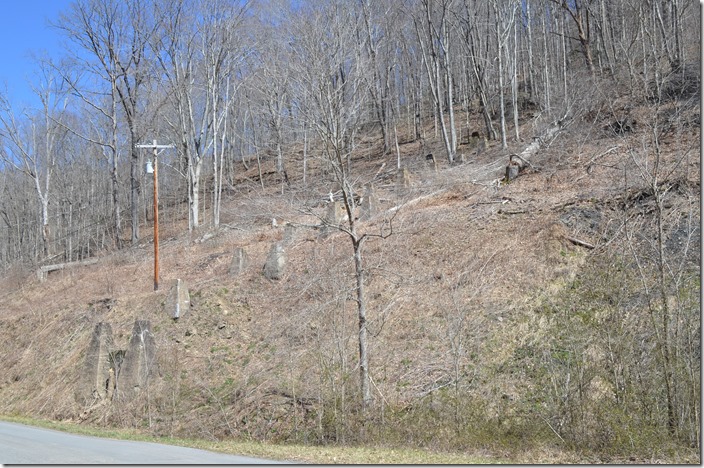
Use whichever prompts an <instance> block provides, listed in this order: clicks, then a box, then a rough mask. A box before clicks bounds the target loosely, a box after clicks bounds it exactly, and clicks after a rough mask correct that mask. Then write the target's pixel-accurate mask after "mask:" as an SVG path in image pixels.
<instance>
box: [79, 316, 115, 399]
mask: <svg viewBox="0 0 704 468" xmlns="http://www.w3.org/2000/svg"><path fill="white" fill-rule="evenodd" d="M113 347H114V344H113V338H112V327H111V326H110V324H109V323H107V322H98V323H97V324H96V325H95V328H94V329H93V336H92V337H91V340H90V344H89V345H88V352H87V353H86V359H85V363H84V366H83V374H82V375H81V381H80V384H79V388H78V389H77V391H76V399H77V400H78V402H79V403H81V404H83V405H86V404H91V403H93V402H95V400H96V399H104V398H106V397H107V396H108V393H109V392H110V393H111V390H112V389H109V388H108V387H109V383H110V370H111V368H112V367H113V364H112V359H111V356H110V353H111V352H112V350H113Z"/></svg>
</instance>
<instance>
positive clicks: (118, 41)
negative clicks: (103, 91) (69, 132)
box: [58, 0, 154, 244]
mask: <svg viewBox="0 0 704 468" xmlns="http://www.w3.org/2000/svg"><path fill="white" fill-rule="evenodd" d="M148 15H149V8H147V5H146V4H145V3H144V2H143V1H142V0H128V1H118V0H80V1H78V2H76V3H73V4H72V5H71V8H70V10H69V11H68V13H66V14H62V15H61V17H60V20H59V23H58V27H59V28H60V29H61V30H63V31H64V34H66V36H67V37H68V39H69V41H70V42H71V43H72V44H74V45H75V46H76V47H78V49H79V50H81V51H83V52H85V53H87V54H88V55H89V56H90V57H92V58H94V59H95V62H92V61H89V60H86V61H83V65H84V66H85V67H86V69H87V71H89V72H90V73H93V74H95V75H97V76H100V78H101V79H103V80H105V81H107V82H108V84H109V85H110V95H111V96H112V99H114V100H115V99H116V100H117V102H118V103H119V104H120V108H121V110H122V112H123V116H124V118H125V121H126V124H127V130H128V133H129V148H130V149H129V153H130V212H131V218H132V219H131V223H132V243H133V244H134V243H136V242H137V241H138V240H139V220H140V216H139V196H140V192H141V186H140V173H141V164H140V153H139V150H138V149H137V147H136V146H135V145H136V144H137V143H138V142H139V140H140V136H141V133H140V128H139V117H140V112H141V110H140V107H139V106H140V104H142V101H141V99H142V97H143V96H142V93H143V89H144V88H145V84H146V81H147V79H148V76H149V74H148V70H147V64H146V63H145V60H146V57H145V56H146V48H147V43H148V41H149V39H150V37H151V35H152V34H153V31H154V25H153V23H151V22H150V20H149V16H148ZM77 55H78V56H82V55H81V53H80V52H77ZM94 85H95V83H93V82H88V83H86V86H94ZM113 102H114V101H113ZM114 110H115V109H114V107H113V108H112V109H111V112H110V113H108V115H109V116H110V117H111V120H112V121H113V129H115V128H116V125H117V123H116V119H115V112H114ZM115 134H116V132H114V131H113V133H112V135H113V136H114V135H115ZM114 143H115V139H113V141H112V159H113V161H114V162H115V165H116V161H117V155H116V151H115V144H114ZM108 147H110V146H108ZM114 177H115V178H116V173H115V176H114ZM113 187H114V188H113V190H116V187H117V183H114V185H113ZM115 198H117V195H115ZM115 209H116V210H117V209H118V208H117V207H116V208H115ZM119 222H120V220H119V214H116V215H115V224H116V225H118V224H119ZM117 235H119V233H118V234H117Z"/></svg>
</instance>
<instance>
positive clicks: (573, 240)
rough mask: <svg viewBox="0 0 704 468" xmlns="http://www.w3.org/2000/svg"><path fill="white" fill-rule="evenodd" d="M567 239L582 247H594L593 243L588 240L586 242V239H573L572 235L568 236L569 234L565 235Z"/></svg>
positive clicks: (590, 248)
mask: <svg viewBox="0 0 704 468" xmlns="http://www.w3.org/2000/svg"><path fill="white" fill-rule="evenodd" d="M567 240H568V241H570V242H572V243H573V244H574V245H578V246H580V247H584V248H585V249H589V250H592V249H594V248H595V247H594V244H590V243H589V242H586V241H583V240H579V239H575V238H574V237H569V236H567Z"/></svg>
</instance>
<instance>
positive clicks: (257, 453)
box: [0, 415, 519, 465]
mask: <svg viewBox="0 0 704 468" xmlns="http://www.w3.org/2000/svg"><path fill="white" fill-rule="evenodd" d="M0 420H2V421H6V422H13V423H19V424H26V425H29V426H35V427H43V428H46V429H53V430H57V431H62V432H69V433H72V434H80V435H86V436H92V437H106V438H112V439H121V440H136V441H141V442H155V443H160V444H170V445H178V446H182V447H193V448H198V449H203V450H210V451H214V452H221V453H229V454H236V455H246V456H251V457H257V458H266V459H270V460H288V461H292V462H296V463H313V464H441V465H448V464H463V465H470V464H495V463H519V462H516V461H512V460H510V459H504V458H496V457H491V456H488V455H470V454H463V453H438V452H431V451H426V450H417V449H393V448H375V447H320V446H303V445H270V444H262V443H259V442H238V441H207V440H199V439H177V438H169V437H154V436H150V435H146V434H143V433H140V432H139V431H137V430H130V429H110V428H96V427H91V426H85V425H78V424H73V423H67V422H58V421H50V420H44V419H33V418H27V417H20V416H8V415H0Z"/></svg>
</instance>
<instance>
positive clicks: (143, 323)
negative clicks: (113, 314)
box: [117, 320, 157, 400]
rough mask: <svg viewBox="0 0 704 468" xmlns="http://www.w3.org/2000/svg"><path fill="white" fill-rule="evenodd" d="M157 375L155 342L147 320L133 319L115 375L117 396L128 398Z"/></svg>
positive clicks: (135, 394)
mask: <svg viewBox="0 0 704 468" xmlns="http://www.w3.org/2000/svg"><path fill="white" fill-rule="evenodd" d="M155 375H157V362H156V342H155V341H154V335H153V334H152V332H151V324H150V322H149V321H148V320H135V322H134V327H133V328H132V337H131V338H130V343H129V346H128V348H127V352H126V353H125V358H124V361H123V363H122V366H121V368H120V373H119V374H118V377H117V397H118V398H119V399H123V400H130V399H132V398H134V397H136V396H137V395H139V393H140V392H141V390H142V389H143V388H144V387H145V386H146V385H147V383H148V382H149V379H150V378H151V377H153V376H155Z"/></svg>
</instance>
